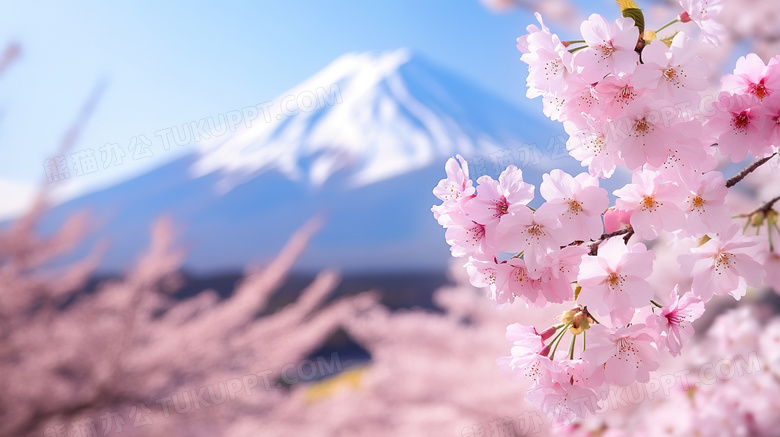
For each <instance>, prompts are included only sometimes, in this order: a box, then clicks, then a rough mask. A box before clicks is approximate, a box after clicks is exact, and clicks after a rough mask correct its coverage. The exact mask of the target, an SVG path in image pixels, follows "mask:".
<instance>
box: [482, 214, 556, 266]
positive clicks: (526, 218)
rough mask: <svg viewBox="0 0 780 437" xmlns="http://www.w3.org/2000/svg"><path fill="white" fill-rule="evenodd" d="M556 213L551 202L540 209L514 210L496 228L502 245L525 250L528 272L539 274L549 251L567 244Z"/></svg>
mask: <svg viewBox="0 0 780 437" xmlns="http://www.w3.org/2000/svg"><path fill="white" fill-rule="evenodd" d="M560 227H561V224H560V222H559V220H558V216H557V213H556V211H555V209H554V208H553V207H551V206H550V205H548V204H544V205H542V206H541V207H540V208H539V209H538V210H536V211H531V210H529V209H528V208H525V209H517V210H515V211H513V212H511V213H510V214H509V215H508V216H507V219H506V220H504V221H502V222H501V223H499V225H498V228H497V234H498V235H499V237H497V238H498V240H500V241H501V248H502V250H504V251H506V252H523V253H524V259H525V262H526V265H527V267H528V274H529V275H530V276H531V277H532V278H538V277H539V276H540V275H541V272H542V270H543V269H544V263H545V259H546V257H547V253H548V252H550V251H551V250H555V249H558V248H559V247H560V246H561V245H564V244H567V243H568V241H565V240H564V239H563V238H562V235H561V232H560Z"/></svg>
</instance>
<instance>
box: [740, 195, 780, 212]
mask: <svg viewBox="0 0 780 437" xmlns="http://www.w3.org/2000/svg"><path fill="white" fill-rule="evenodd" d="M777 202H780V196H777V197H775V198H774V199H772V200H770V201H768V202H767V203H765V204H764V205H762V206H760V207H758V208H756V209H755V210H754V211H751V212H749V213H747V214H740V215H738V216H737V217H753V215H754V214H758V213H761V214H763V215H766V214H768V213H769V211H771V210H772V207H774V206H775V203H777Z"/></svg>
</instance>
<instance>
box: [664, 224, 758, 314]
mask: <svg viewBox="0 0 780 437" xmlns="http://www.w3.org/2000/svg"><path fill="white" fill-rule="evenodd" d="M761 241H762V240H761V239H759V238H757V237H746V236H743V235H742V234H741V232H740V227H739V225H734V226H732V227H731V228H729V229H728V230H727V231H725V232H723V233H722V234H715V235H711V236H710V240H709V241H707V242H706V243H704V244H702V245H701V246H699V247H695V248H693V249H691V253H689V254H683V255H680V256H679V257H678V258H677V260H678V262H679V263H680V266H681V268H682V271H683V273H685V274H687V275H691V276H692V277H693V285H692V286H691V291H693V294H695V295H696V296H698V297H699V298H701V299H702V300H703V301H705V302H706V301H708V300H710V299H711V298H712V296H713V294H715V295H726V294H730V295H731V296H733V297H734V299H737V300H739V299H740V298H741V297H742V296H744V295H745V292H746V291H747V286H748V285H750V286H753V287H758V286H759V285H761V280H762V279H763V277H764V275H765V273H764V269H763V267H761V264H759V263H758V261H756V259H755V258H756V249H757V246H758V244H759V243H760V242H761Z"/></svg>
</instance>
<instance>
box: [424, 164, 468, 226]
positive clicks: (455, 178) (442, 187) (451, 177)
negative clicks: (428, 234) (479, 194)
mask: <svg viewBox="0 0 780 437" xmlns="http://www.w3.org/2000/svg"><path fill="white" fill-rule="evenodd" d="M457 158H458V159H457V161H456V160H455V159H454V158H450V159H448V160H447V163H446V164H445V165H444V170H445V172H446V173H447V178H446V179H442V180H441V181H439V183H438V185H436V187H435V188H434V189H433V194H434V196H436V197H438V198H439V200H442V201H443V203H442V204H441V205H437V206H434V207H433V208H431V210H432V211H433V214H434V218H436V220H437V221H439V224H441V225H442V226H447V225H448V224H449V223H450V222H451V221H452V220H451V214H458V213H460V202H461V201H463V200H464V199H466V198H468V197H470V196H473V195H474V187H473V182H472V181H471V179H469V166H468V163H467V162H466V160H465V159H463V157H462V156H460V155H457Z"/></svg>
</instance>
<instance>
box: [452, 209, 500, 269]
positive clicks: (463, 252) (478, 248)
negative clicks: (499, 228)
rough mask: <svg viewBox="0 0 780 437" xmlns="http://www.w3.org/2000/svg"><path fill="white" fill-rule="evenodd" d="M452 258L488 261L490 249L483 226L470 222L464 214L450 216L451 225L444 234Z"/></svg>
mask: <svg viewBox="0 0 780 437" xmlns="http://www.w3.org/2000/svg"><path fill="white" fill-rule="evenodd" d="M444 238H445V239H446V240H447V244H449V245H450V252H451V253H452V256H454V257H462V256H473V257H475V258H479V259H482V260H484V259H489V258H490V257H491V256H492V255H491V254H492V252H493V250H492V247H491V246H490V245H489V244H488V242H487V237H486V234H485V225H482V224H479V223H477V222H475V221H474V220H471V219H470V218H469V217H467V216H466V215H465V214H458V215H451V223H450V224H449V226H448V227H447V231H446V232H445V233H444Z"/></svg>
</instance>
